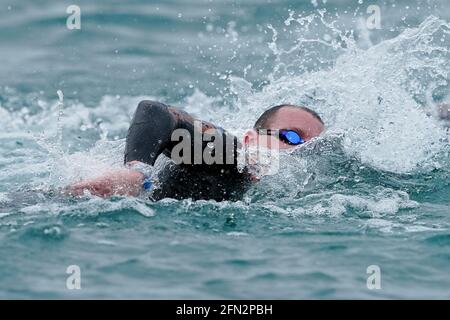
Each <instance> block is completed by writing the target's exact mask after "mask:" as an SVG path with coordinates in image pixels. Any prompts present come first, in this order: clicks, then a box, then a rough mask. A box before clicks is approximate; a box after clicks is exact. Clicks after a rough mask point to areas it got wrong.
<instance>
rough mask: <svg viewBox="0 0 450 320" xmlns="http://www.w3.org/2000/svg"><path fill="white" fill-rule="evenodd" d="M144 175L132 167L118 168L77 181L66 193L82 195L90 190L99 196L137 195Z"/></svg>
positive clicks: (92, 193)
mask: <svg viewBox="0 0 450 320" xmlns="http://www.w3.org/2000/svg"><path fill="white" fill-rule="evenodd" d="M143 180H144V176H143V174H142V173H140V172H137V171H134V170H130V169H125V168H124V169H116V170H114V171H111V172H109V173H106V174H104V175H102V176H99V177H96V178H93V179H88V180H84V181H80V182H77V183H75V184H73V185H71V186H69V187H67V188H66V189H65V192H64V193H66V194H68V195H71V196H82V195H84V194H86V193H87V192H89V193H90V194H91V195H94V196H98V197H111V196H113V195H118V196H131V197H137V196H138V195H139V193H140V192H141V190H142V183H143Z"/></svg>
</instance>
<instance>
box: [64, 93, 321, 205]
mask: <svg viewBox="0 0 450 320" xmlns="http://www.w3.org/2000/svg"><path fill="white" fill-rule="evenodd" d="M324 129H325V125H324V123H323V121H322V119H321V118H320V116H319V115H318V114H317V113H316V112H314V111H313V110H310V109H308V108H306V107H300V106H295V105H289V104H285V105H280V106H276V107H272V108H270V109H268V110H267V111H265V112H264V113H263V114H262V115H261V116H260V117H259V119H258V120H257V121H256V123H255V125H254V127H253V128H252V129H250V130H248V131H247V132H246V133H245V134H244V137H243V139H242V143H241V142H239V141H238V139H237V137H235V136H233V135H231V134H229V133H228V132H227V131H225V130H224V129H222V128H220V127H218V126H216V125H214V124H212V123H209V122H205V121H200V120H196V119H195V118H194V117H192V116H191V115H190V114H188V113H186V112H184V111H181V110H179V109H176V108H174V107H172V106H168V105H165V104H163V103H159V102H154V101H142V102H140V103H139V105H138V107H137V110H136V112H135V114H134V117H133V119H132V123H131V125H130V128H129V130H128V134H127V138H126V147H125V157H124V165H125V166H124V167H123V168H122V169H115V170H111V172H108V173H107V174H104V175H102V176H100V177H96V178H93V179H89V180H85V181H81V182H78V183H75V184H73V185H71V186H69V187H68V188H67V190H66V191H67V193H68V194H70V195H74V196H80V195H83V194H84V193H85V192H89V193H90V194H91V195H95V196H100V197H109V196H113V195H122V196H139V195H141V194H143V193H146V194H148V197H149V198H150V199H152V200H155V201H156V200H160V199H163V198H174V199H186V198H191V199H193V200H199V199H204V200H209V199H213V200H216V201H223V200H238V199H240V198H241V197H242V195H243V194H244V192H245V191H246V190H247V189H248V187H249V186H250V185H251V183H253V182H254V181H257V180H258V178H257V177H255V175H254V174H252V172H250V170H248V168H244V169H239V166H238V156H239V154H241V153H242V152H244V151H243V150H248V149H249V148H251V147H258V148H266V149H274V148H277V149H279V150H288V149H292V148H295V147H297V146H299V145H302V144H304V143H306V142H308V141H310V140H311V139H313V138H315V137H317V136H319V135H320V134H321V133H322V132H323V131H324ZM178 133H180V134H178ZM183 133H187V134H188V136H185V135H184V136H183ZM177 136H178V137H183V139H181V138H180V139H178V140H177V139H174V137H177ZM205 136H208V137H209V138H207V139H205ZM196 137H201V138H200V142H199V139H196ZM212 137H213V138H212ZM182 142H184V144H185V145H186V143H187V144H188V146H189V147H190V149H189V148H188V149H186V148H185V149H183V148H181V152H179V151H180V144H181V143H182ZM175 151H177V152H175ZM174 155H178V158H177V159H175V158H174ZM198 155H200V157H198ZM204 155H206V157H205V156H204ZM217 156H219V157H217ZM159 157H165V158H166V159H165V160H164V161H165V162H166V163H165V165H164V167H163V169H162V170H160V171H159V172H158V173H157V174H156V176H155V174H154V170H153V166H154V164H155V162H156V160H157V159H158V158H159ZM208 157H209V158H211V157H214V158H215V159H222V160H224V161H216V162H214V163H211V161H210V160H209V159H208ZM167 158H170V160H168V159H167ZM225 160H226V161H225ZM253 164H254V165H255V163H253ZM256 165H257V164H256Z"/></svg>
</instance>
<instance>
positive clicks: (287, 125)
mask: <svg viewBox="0 0 450 320" xmlns="http://www.w3.org/2000/svg"><path fill="white" fill-rule="evenodd" d="M263 127H264V129H269V130H292V131H295V132H296V133H298V135H299V136H300V137H301V139H302V140H303V141H304V142H308V141H309V140H311V139H313V138H315V137H317V136H319V135H320V134H321V133H322V132H323V131H324V130H325V126H324V124H323V123H322V122H321V121H320V120H319V119H318V118H317V117H316V116H315V115H313V114H312V113H310V112H309V111H307V110H303V109H301V108H298V107H293V106H285V107H282V108H280V109H279V110H277V111H276V112H275V113H274V114H272V115H271V116H270V117H269V118H268V119H267V120H265V123H264V126H263ZM244 144H245V145H247V146H258V147H263V148H269V149H280V150H283V149H291V148H295V147H296V146H297V145H292V144H289V143H286V142H284V141H282V140H280V139H279V138H278V136H276V135H267V134H265V132H264V130H255V129H252V130H249V131H247V133H246V134H245V135H244Z"/></svg>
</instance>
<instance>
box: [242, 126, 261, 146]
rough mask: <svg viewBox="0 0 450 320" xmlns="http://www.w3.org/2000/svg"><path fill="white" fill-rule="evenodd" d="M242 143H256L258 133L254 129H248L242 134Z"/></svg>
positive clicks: (247, 144)
mask: <svg viewBox="0 0 450 320" xmlns="http://www.w3.org/2000/svg"><path fill="white" fill-rule="evenodd" d="M242 143H243V144H244V145H245V146H249V145H256V144H258V133H257V132H256V130H255V129H251V130H248V131H247V132H246V133H245V134H244V139H243V141H242Z"/></svg>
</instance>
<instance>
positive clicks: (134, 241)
mask: <svg viewBox="0 0 450 320" xmlns="http://www.w3.org/2000/svg"><path fill="white" fill-rule="evenodd" d="M70 4H72V3H71V2H65V1H63V2H59V3H58V4H54V3H53V2H51V1H47V0H40V1H31V0H29V1H27V0H20V1H14V2H12V1H9V2H8V1H5V0H0V43H1V50H0V61H1V63H0V74H1V75H2V76H1V77H0V126H1V128H2V130H1V133H0V256H1V258H0V298H15V299H21V298H168V299H172V298H186V299H187V298H189V299H197V298H210V299H216V298H227V299H228V298H230V299H240V298H243V299H248V298H264V299H270V298H274V299H278V298H283V299H297V298H307V299H310V298H321V299H324V298H327V299H336V298H359V299H366V298H377V299H378V298H380V299H389V298H402V299H404V298H432V299H435V298H447V299H448V298H450V290H449V288H450V268H449V267H450V204H449V203H450V202H449V201H450V160H449V157H448V155H449V148H448V141H449V140H448V138H449V134H448V130H447V129H446V128H445V127H446V123H443V122H441V121H439V120H437V118H436V104H437V103H439V102H441V101H448V100H450V96H449V93H450V88H449V85H448V80H449V74H450V66H449V64H448V61H449V55H450V52H449V51H450V39H449V36H450V24H449V23H448V21H450V9H449V8H448V4H447V3H446V1H445V0H441V1H393V0H392V1H387V0H386V1H373V2H370V3H369V2H367V1H359V2H358V1H356V0H355V1H350V0H347V1H337V0H334V1H332V0H328V1H321V0H317V1H288V0H272V1H256V0H252V1H207V0H192V1H189V3H187V2H185V1H180V0H171V1H151V2H146V1H138V0H133V1H127V2H126V3H123V2H120V1H108V3H104V2H102V1H78V5H79V6H80V8H81V30H68V29H67V28H66V18H67V16H68V15H67V14H66V8H67V6H68V5H70ZM371 4H375V5H378V6H379V8H380V17H381V25H380V27H381V28H380V29H373V30H372V29H368V28H367V24H366V21H367V18H368V17H369V16H370V14H369V13H367V11H366V10H367V7H368V6H369V5H371ZM57 90H62V91H63V92H64V104H63V106H62V112H61V113H60V108H59V106H58V102H57V95H56V91H57ZM144 98H151V99H156V100H161V101H163V102H166V103H171V104H173V105H177V106H180V107H183V108H184V109H185V110H187V111H189V112H191V113H193V114H195V115H197V116H199V117H202V118H203V119H206V120H212V121H214V122H216V123H218V124H219V125H221V126H223V127H225V128H228V129H229V130H230V131H231V132H233V133H235V134H237V135H240V134H242V133H243V132H244V130H245V129H246V128H248V127H249V126H251V124H252V123H253V122H254V121H255V119H256V118H257V116H258V114H260V113H261V112H262V111H263V110H264V109H265V108H267V107H268V106H270V105H275V104H279V103H285V102H290V103H299V104H305V105H307V106H309V107H311V108H313V109H315V110H317V111H318V112H319V113H320V114H321V115H322V116H323V118H324V120H325V122H326V123H327V128H328V129H327V132H326V134H325V135H324V136H323V137H321V138H320V139H318V140H316V141H313V142H312V143H311V144H309V145H306V146H305V147H303V148H302V149H300V150H298V151H296V152H295V153H293V154H287V155H282V157H281V168H280V171H279V173H278V174H276V175H274V176H269V177H266V178H264V179H263V180H262V181H261V182H260V183H258V184H257V185H255V186H254V187H253V188H252V189H251V190H249V191H248V192H247V193H246V194H245V195H244V197H243V200H242V201H239V202H223V203H217V202H212V201H197V202H193V201H190V200H184V201H175V200H170V199H166V200H163V201H160V202H157V203H152V202H149V201H146V200H145V199H140V198H137V199H134V198H121V197H116V198H113V199H99V198H93V197H86V198H82V199H72V198H66V197H64V196H62V195H60V194H59V193H58V190H59V189H60V188H62V187H64V186H66V185H68V184H70V183H72V182H74V181H78V180H79V179H82V178H86V177H91V176H93V175H95V174H99V173H101V172H102V171H105V170H107V168H109V167H111V166H113V167H117V166H120V164H121V162H122V154H123V146H124V137H125V133H126V130H127V126H128V124H129V121H130V117H131V115H132V113H133V110H134V108H135V106H136V105H137V103H138V101H140V100H142V99H144ZM70 265H77V266H79V267H80V270H81V289H80V290H69V289H68V288H67V287H66V280H67V277H68V276H69V274H67V273H66V269H67V267H68V266H70ZM373 265H376V266H378V267H379V268H380V272H381V289H374V290H369V289H368V287H367V278H368V277H369V275H368V274H367V268H368V267H369V266H373Z"/></svg>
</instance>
